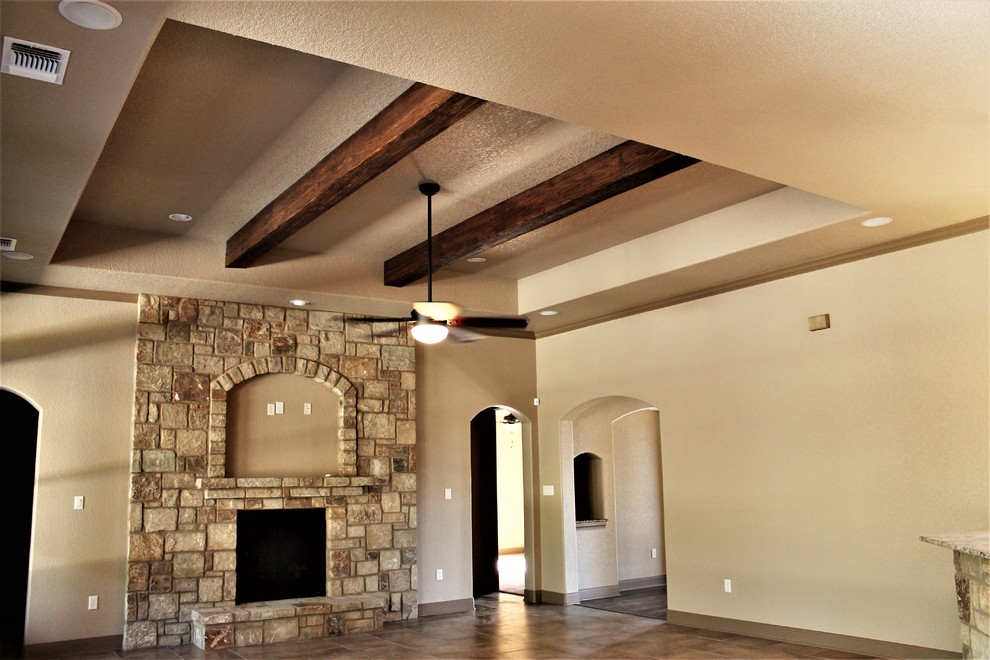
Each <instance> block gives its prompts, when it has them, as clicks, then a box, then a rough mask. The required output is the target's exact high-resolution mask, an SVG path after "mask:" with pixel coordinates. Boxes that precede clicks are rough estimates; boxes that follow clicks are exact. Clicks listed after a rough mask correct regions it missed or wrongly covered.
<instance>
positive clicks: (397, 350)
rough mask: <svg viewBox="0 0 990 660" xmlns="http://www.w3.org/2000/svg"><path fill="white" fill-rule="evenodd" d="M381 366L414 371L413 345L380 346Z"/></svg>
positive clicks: (414, 353) (389, 368) (414, 355)
mask: <svg viewBox="0 0 990 660" xmlns="http://www.w3.org/2000/svg"><path fill="white" fill-rule="evenodd" d="M382 368H384V369H388V370H395V371H415V370H416V349H415V348H414V347H413V346H382Z"/></svg>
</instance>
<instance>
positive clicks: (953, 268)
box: [537, 232, 990, 650]
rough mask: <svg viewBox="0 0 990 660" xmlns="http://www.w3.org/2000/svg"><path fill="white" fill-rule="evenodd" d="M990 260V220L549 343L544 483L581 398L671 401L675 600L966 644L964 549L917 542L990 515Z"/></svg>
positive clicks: (554, 515) (774, 618) (551, 566)
mask: <svg viewBox="0 0 990 660" xmlns="http://www.w3.org/2000/svg"><path fill="white" fill-rule="evenodd" d="M987 256H988V250H987V233H986V232H980V233H977V234H972V235H968V236H964V237H960V238H955V239H951V240H947V241H942V242H939V243H934V244H931V245H926V246H922V247H918V248H914V249H910V250H904V251H901V252H896V253H892V254H888V255H885V256H881V257H877V258H873V259H869V260H864V261H859V262H855V263H850V264H846V265H842V266H838V267H834V268H830V269H826V270H822V271H818V272H814V273H809V274H805V275H800V276H796V277H792V278H788V279H785V280H780V281H776V282H772V283H769V284H764V285H760V286H756V287H751V288H748V289H743V290H740V291H736V292H733V293H728V294H724V295H720V296H715V297H711V298H706V299H703V300H698V301H695V302H691V303H686V304H682V305H678V306H676V307H671V308H668V309H663V310H658V311H654V312H650V313H644V314H641V315H638V316H634V317H629V318H625V319H621V320H618V321H613V322H610V323H604V324H600V325H597V326H593V327H589V328H585V329H582V330H578V331H575V332H571V333H567V334H563V335H558V336H553V337H549V338H546V339H542V340H539V341H538V342H537V368H538V373H539V385H540V397H541V400H542V404H543V405H542V406H541V407H540V409H539V411H540V429H541V437H540V448H539V450H540V458H541V473H542V480H543V483H556V484H557V485H558V487H559V484H560V481H561V473H560V466H561V456H560V451H559V440H558V436H559V430H560V429H559V427H560V426H561V425H560V424H559V422H560V420H561V419H563V417H564V415H565V413H567V411H569V410H571V409H572V408H574V406H576V405H577V404H579V403H580V402H583V401H588V400H589V399H592V398H594V397H598V396H607V395H615V394H620V395H626V396H631V397H636V398H638V399H641V400H643V401H647V402H650V403H651V404H654V405H656V406H657V407H658V408H659V410H660V426H661V437H662V455H663V479H664V485H663V490H664V511H665V515H666V520H665V536H666V548H667V575H668V580H669V584H670V591H669V603H670V608H671V609H672V610H678V611H684V612H693V613H700V614H706V615H713V616H719V617H729V618H733V619H741V620H748V621H756V622H764V623H772V624H777V625H783V626H793V627H797V628H806V629H812V630H821V631H827V632H834V633H841V634H846V635H854V636H860V637H867V638H872V639H880V640H887V641H894V642H901V643H906V644H914V645H919V646H927V647H935V648H942V649H950V650H958V649H959V648H960V643H959V636H958V622H957V620H956V608H955V602H954V593H953V581H952V580H953V578H952V562H951V561H950V559H949V558H948V557H947V556H946V555H945V553H944V552H939V551H937V549H933V548H931V547H929V546H927V545H926V544H923V543H921V542H919V541H918V536H919V535H921V534H925V533H930V532H937V531H951V530H967V529H979V528H983V529H985V528H986V526H987V520H988V501H987V485H988V469H987V468H988V448H987V437H988V431H990V430H988V420H987V401H988V385H987V380H988V379H987V375H988V374H987V365H988V350H987V348H988V336H990V329H988V279H990V278H988V263H987V262H988V259H987ZM820 313H829V314H831V320H832V328H831V329H830V330H826V331H821V332H814V333H811V332H808V330H807V326H806V319H807V317H808V316H811V315H814V314H820ZM631 347H635V348H636V350H630V349H631ZM558 492H559V490H558ZM543 502H544V505H545V508H544V510H543V512H542V514H541V515H542V520H543V558H544V561H543V569H544V570H543V584H544V588H546V589H549V590H552V591H562V590H565V589H567V588H568V587H570V586H571V585H568V584H567V583H566V580H565V574H564V568H563V566H562V564H563V561H562V559H563V558H564V547H563V536H562V532H563V526H562V525H561V513H560V500H559V498H556V499H554V500H553V501H552V502H551V501H550V500H549V498H544V499H543ZM550 504H554V505H555V506H553V507H551V506H546V505H550ZM724 578H730V579H732V580H733V585H734V591H733V593H731V594H726V593H724V592H723V588H722V587H723V585H722V581H723V579H724Z"/></svg>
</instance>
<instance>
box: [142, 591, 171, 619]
mask: <svg viewBox="0 0 990 660" xmlns="http://www.w3.org/2000/svg"><path fill="white" fill-rule="evenodd" d="M178 615H179V595H178V594H168V593H164V594H151V595H150V596H149V597H148V618H149V619H151V620H155V621H161V620H165V619H174V618H175V617H177V616H178Z"/></svg>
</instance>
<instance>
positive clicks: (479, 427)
mask: <svg viewBox="0 0 990 660" xmlns="http://www.w3.org/2000/svg"><path fill="white" fill-rule="evenodd" d="M496 460H497V455H496V445H495V409H494V408H488V409H486V410H482V411H481V412H480V413H478V414H477V415H475V417H474V419H472V420H471V550H472V553H471V555H472V560H473V561H472V564H473V567H474V597H475V598H478V597H479V596H484V595H485V594H490V593H493V592H496V591H498V478H497V474H496V470H495V465H496Z"/></svg>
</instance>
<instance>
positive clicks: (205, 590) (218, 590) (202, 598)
mask: <svg viewBox="0 0 990 660" xmlns="http://www.w3.org/2000/svg"><path fill="white" fill-rule="evenodd" d="M222 600H223V578H219V577H204V578H200V580H199V602H201V603H216V602H219V601H222Z"/></svg>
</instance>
